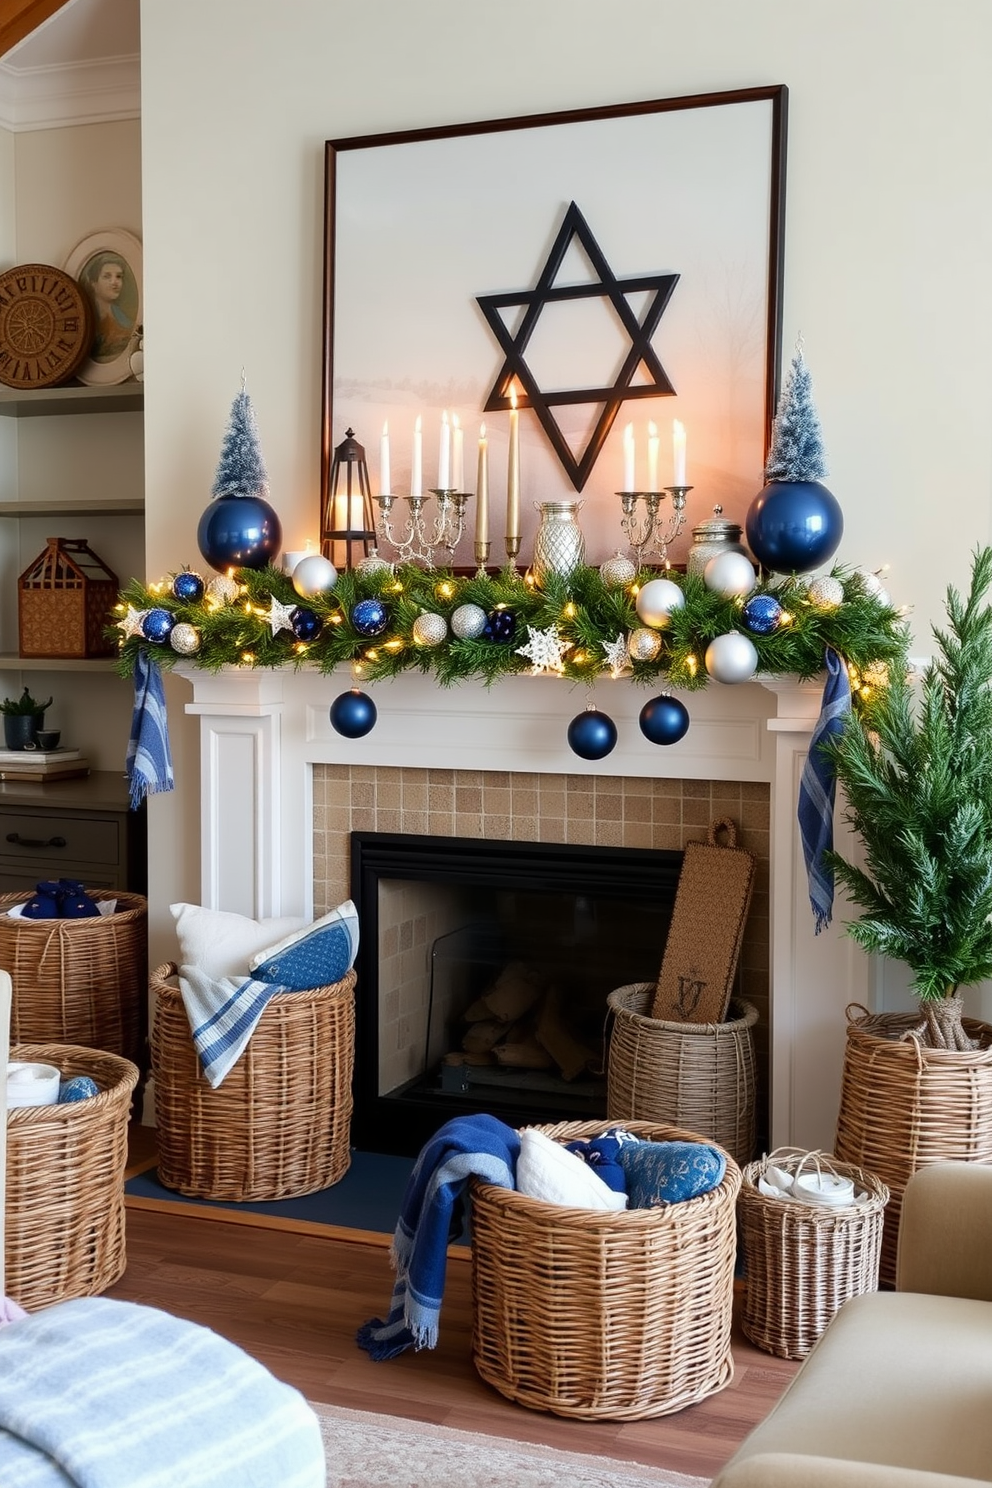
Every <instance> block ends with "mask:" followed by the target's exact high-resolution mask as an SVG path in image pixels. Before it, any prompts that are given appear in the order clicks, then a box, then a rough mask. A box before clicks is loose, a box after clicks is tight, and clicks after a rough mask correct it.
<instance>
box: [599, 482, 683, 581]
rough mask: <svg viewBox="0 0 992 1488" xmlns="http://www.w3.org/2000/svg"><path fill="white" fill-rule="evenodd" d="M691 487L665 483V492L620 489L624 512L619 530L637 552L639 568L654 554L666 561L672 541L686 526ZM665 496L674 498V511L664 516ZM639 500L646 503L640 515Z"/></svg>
mask: <svg viewBox="0 0 992 1488" xmlns="http://www.w3.org/2000/svg"><path fill="white" fill-rule="evenodd" d="M691 490H692V487H691V486H666V487H665V489H664V490H663V491H618V492H617V495H618V496H619V497H620V507H621V511H622V516H621V518H620V529H621V531H622V532H623V535H624V537H625V538H626V539H627V542H628V543H629V545H630V546H631V547H632V548H633V549H634V551H635V552H636V554H637V566H638V568H643V567H644V563H645V560H646V559H647V558H650V557H653V556H655V555H657V557H658V559H659V561H660V562H661V563H664V562H666V561H667V558H668V546H669V544H670V543H673V542H674V541H675V539H676V538H677V537H678V535H679V533H680V532H681V531H682V528H683V527H684V526H685V498H686V496H687V495H688V493H689V492H690V491H691ZM666 496H671V498H672V510H671V512H669V513H667V514H665V515H662V513H661V512H660V507H661V503H662V502H663V501H664V500H665V497H666ZM638 501H643V502H644V514H643V515H642V516H640V515H639V514H638V510H637V503H638Z"/></svg>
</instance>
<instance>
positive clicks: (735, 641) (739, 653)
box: [704, 630, 758, 682]
mask: <svg viewBox="0 0 992 1488" xmlns="http://www.w3.org/2000/svg"><path fill="white" fill-rule="evenodd" d="M704 660H705V665H706V670H707V671H708V672H709V674H710V676H711V677H712V678H713V680H714V681H716V682H747V681H748V680H749V678H751V677H753V676H754V674H755V672H756V671H757V670H758V653H757V651H756V650H755V648H754V646H753V645H752V643H751V642H750V641H749V640H748V638H747V636H745V635H741V633H740V631H737V630H731V631H729V632H728V634H727V635H722V636H717V637H716V639H715V640H712V641H710V643H709V645H708V646H707V647H706V656H705V658H704Z"/></svg>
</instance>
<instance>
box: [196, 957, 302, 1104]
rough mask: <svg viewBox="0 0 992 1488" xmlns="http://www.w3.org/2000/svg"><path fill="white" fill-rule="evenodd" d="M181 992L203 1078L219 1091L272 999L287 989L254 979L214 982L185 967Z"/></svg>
mask: <svg viewBox="0 0 992 1488" xmlns="http://www.w3.org/2000/svg"><path fill="white" fill-rule="evenodd" d="M179 990H180V992H181V993H182V998H183V1005H184V1007H185V1008H186V1016H187V1018H188V1019H189V1026H190V1032H191V1033H192V1035H193V1044H194V1046H195V1048H196V1052H197V1054H198V1055H199V1056H200V1065H201V1067H202V1069H203V1073H204V1076H205V1077H206V1079H207V1081H208V1082H209V1084H210V1086H211V1088H212V1089H214V1090H216V1089H217V1087H218V1085H220V1084H221V1083H222V1082H223V1081H224V1079H225V1078H226V1077H227V1075H229V1074H230V1072H231V1070H232V1069H233V1067H234V1066H235V1065H236V1064H237V1062H238V1060H239V1059H240V1058H241V1056H242V1054H243V1053H244V1051H245V1049H246V1048H247V1045H248V1040H249V1039H250V1038H251V1036H252V1034H253V1033H254V1032H255V1028H256V1026H257V1024H258V1020H259V1018H260V1017H261V1016H262V1014H263V1013H264V1012H265V1008H266V1005H267V1003H268V1001H269V999H270V998H271V997H274V996H275V994H276V993H277V992H285V991H286V988H285V987H282V986H280V985H279V984H278V983H276V982H257V981H255V980H254V979H253V978H251V977H221V978H220V979H219V980H215V979H214V978H213V977H209V976H207V975H206V973H205V972H202V971H200V969H199V967H196V966H182V967H180V969H179Z"/></svg>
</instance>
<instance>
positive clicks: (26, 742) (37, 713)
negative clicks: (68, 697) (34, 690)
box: [0, 687, 52, 749]
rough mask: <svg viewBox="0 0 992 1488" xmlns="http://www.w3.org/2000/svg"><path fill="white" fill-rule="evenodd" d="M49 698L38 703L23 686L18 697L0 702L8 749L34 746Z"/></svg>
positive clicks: (48, 705) (49, 702)
mask: <svg viewBox="0 0 992 1488" xmlns="http://www.w3.org/2000/svg"><path fill="white" fill-rule="evenodd" d="M51 702H52V700H51V698H49V699H48V700H47V702H44V703H39V702H38V701H37V700H36V699H35V698H33V697H32V696H31V693H30V692H29V690H28V689H27V688H26V687H25V689H24V691H23V692H22V693H21V695H20V697H19V698H9V697H8V698H4V700H3V702H2V703H0V713H2V714H3V736H4V743H5V744H6V746H7V748H8V749H27V748H29V747H30V748H34V747H35V746H36V745H37V742H38V730H39V729H40V728H41V727H42V726H43V725H44V722H45V709H46V708H48V707H50V706H51Z"/></svg>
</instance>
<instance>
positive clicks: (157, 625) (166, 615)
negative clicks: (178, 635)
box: [141, 608, 176, 645]
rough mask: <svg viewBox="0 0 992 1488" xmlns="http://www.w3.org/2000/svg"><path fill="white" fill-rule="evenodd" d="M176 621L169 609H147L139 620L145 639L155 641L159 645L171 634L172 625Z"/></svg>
mask: <svg viewBox="0 0 992 1488" xmlns="http://www.w3.org/2000/svg"><path fill="white" fill-rule="evenodd" d="M175 623H176V617H175V615H173V614H172V613H171V611H169V610H162V609H158V608H156V609H154V610H149V611H148V613H147V615H146V616H145V617H144V619H143V620H142V622H141V634H142V635H143V636H144V638H145V640H146V641H155V642H156V644H158V645H161V644H162V642H163V641H167V640H168V639H169V637H170V635H171V634H172V627H173V626H174V625H175Z"/></svg>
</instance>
